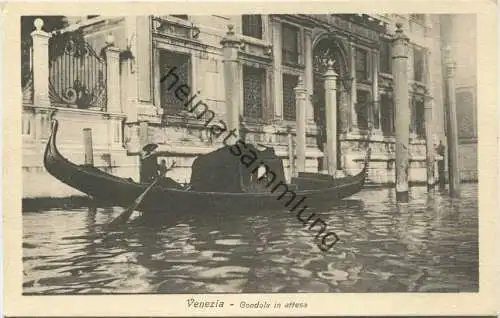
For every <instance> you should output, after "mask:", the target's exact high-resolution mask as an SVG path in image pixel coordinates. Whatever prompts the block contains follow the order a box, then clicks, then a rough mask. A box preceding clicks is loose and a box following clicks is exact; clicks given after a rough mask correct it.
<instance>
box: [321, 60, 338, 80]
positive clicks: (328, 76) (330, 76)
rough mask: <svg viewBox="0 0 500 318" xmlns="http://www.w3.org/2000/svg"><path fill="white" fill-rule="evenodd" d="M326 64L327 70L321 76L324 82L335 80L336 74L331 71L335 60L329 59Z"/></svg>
mask: <svg viewBox="0 0 500 318" xmlns="http://www.w3.org/2000/svg"><path fill="white" fill-rule="evenodd" d="M327 64H328V68H327V70H326V72H325V74H324V75H323V76H324V77H325V80H328V79H337V77H338V74H337V72H335V70H334V69H333V66H334V65H335V60H332V59H329V60H328V62H327Z"/></svg>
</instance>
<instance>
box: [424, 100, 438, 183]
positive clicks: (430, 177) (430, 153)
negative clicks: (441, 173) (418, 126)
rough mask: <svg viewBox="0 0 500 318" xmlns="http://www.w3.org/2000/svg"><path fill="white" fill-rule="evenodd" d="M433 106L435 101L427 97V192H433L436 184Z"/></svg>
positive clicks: (425, 112) (425, 110)
mask: <svg viewBox="0 0 500 318" xmlns="http://www.w3.org/2000/svg"><path fill="white" fill-rule="evenodd" d="M432 104H433V99H432V97H431V96H426V97H425V106H424V107H425V108H424V115H425V146H426V161H427V191H432V190H433V189H434V184H435V183H436V181H435V178H434V175H435V173H434V158H435V156H434V151H435V150H434V140H433V129H432V126H433V125H432V122H433V120H432Z"/></svg>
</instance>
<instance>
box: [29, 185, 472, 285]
mask: <svg viewBox="0 0 500 318" xmlns="http://www.w3.org/2000/svg"><path fill="white" fill-rule="evenodd" d="M121 211H122V209H121V208H106V209H104V208H102V209H97V211H96V212H95V213H92V212H89V211H88V209H86V208H82V209H74V210H48V211H39V212H25V213H23V238H24V239H23V267H24V268H23V291H24V293H25V294H61V293H65V294H68V293H69V294H73V293H78V294H84V293H90V294H96V293H97V294H99V293H218V292H222V293H240V292H242V293H253V292H262V293H269V292H477V291H478V279H479V278H478V277H479V271H478V193H477V185H476V184H464V185H463V195H462V198H461V199H460V200H454V199H450V198H449V197H448V196H447V194H446V193H439V192H436V194H435V195H432V196H429V195H427V194H426V189H425V188H423V187H414V188H412V191H411V202H410V204H409V205H408V206H398V205H396V204H395V197H394V190H393V189H365V190H363V191H362V192H360V193H359V194H357V195H356V196H353V197H351V198H349V199H348V200H346V201H345V203H344V204H342V205H341V206H340V207H338V208H336V209H333V210H332V211H330V212H324V213H321V216H322V218H323V220H325V222H326V223H327V224H328V227H329V228H330V229H333V230H334V231H335V232H336V233H337V235H338V236H339V237H340V241H339V242H338V243H337V244H336V245H335V246H334V247H333V248H332V249H331V250H329V251H328V252H326V253H325V252H321V251H320V250H319V248H318V247H317V245H316V243H315V242H314V232H311V231H309V230H308V229H307V228H304V227H302V225H301V223H299V221H298V220H297V219H296V218H295V216H294V215H289V214H287V213H286V212H269V213H266V212H263V211H259V212H258V214H256V215H238V214H232V215H227V216H224V217H221V218H214V219H210V218H207V217H203V218H193V219H187V220H182V221H178V222H177V221H175V220H170V221H169V222H166V223H165V224H157V225H156V226H151V225H148V226H146V225H144V224H141V223H139V222H137V220H140V218H138V219H136V222H132V223H131V224H129V225H128V226H127V227H126V228H124V229H123V230H120V231H116V232H112V233H109V232H106V233H107V234H106V235H104V234H105V231H104V230H103V229H102V226H103V225H105V224H106V223H107V222H109V221H110V220H112V219H113V217H115V216H117V215H118V214H120V212H121ZM202 212H203V211H200V213H202Z"/></svg>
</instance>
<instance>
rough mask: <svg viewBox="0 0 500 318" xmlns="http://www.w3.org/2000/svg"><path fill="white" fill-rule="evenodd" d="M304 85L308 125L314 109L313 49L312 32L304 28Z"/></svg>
mask: <svg viewBox="0 0 500 318" xmlns="http://www.w3.org/2000/svg"><path fill="white" fill-rule="evenodd" d="M304 37H305V49H306V52H305V70H304V72H305V85H306V89H307V96H306V120H307V124H308V125H313V124H314V109H313V104H312V95H313V91H314V79H313V72H314V70H313V49H312V34H311V31H310V30H305V32H304Z"/></svg>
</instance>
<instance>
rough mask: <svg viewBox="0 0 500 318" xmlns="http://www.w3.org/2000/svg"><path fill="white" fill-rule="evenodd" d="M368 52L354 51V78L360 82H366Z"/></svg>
mask: <svg viewBox="0 0 500 318" xmlns="http://www.w3.org/2000/svg"><path fill="white" fill-rule="evenodd" d="M368 75H369V70H368V52H366V51H365V50H363V49H357V50H356V78H357V79H358V80H361V81H365V80H368Z"/></svg>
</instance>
